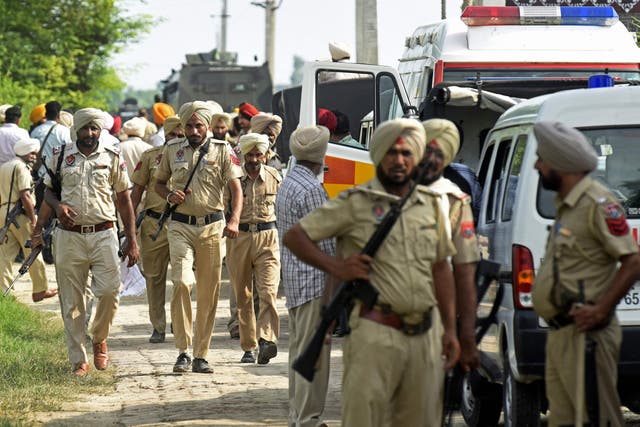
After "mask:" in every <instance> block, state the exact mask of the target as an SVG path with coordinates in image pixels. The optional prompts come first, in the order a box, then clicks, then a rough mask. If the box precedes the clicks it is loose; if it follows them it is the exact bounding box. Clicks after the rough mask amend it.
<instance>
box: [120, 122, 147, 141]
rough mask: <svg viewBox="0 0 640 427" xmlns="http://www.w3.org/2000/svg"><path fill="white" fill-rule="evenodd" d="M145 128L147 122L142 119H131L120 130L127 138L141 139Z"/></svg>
mask: <svg viewBox="0 0 640 427" xmlns="http://www.w3.org/2000/svg"><path fill="white" fill-rule="evenodd" d="M146 128H147V121H146V120H145V119H143V118H142V117H133V118H131V119H129V120H127V121H126V122H124V125H122V130H123V131H124V133H125V134H127V135H129V136H137V137H139V138H142V137H143V136H144V132H145V130H146Z"/></svg>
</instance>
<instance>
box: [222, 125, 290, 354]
mask: <svg viewBox="0 0 640 427" xmlns="http://www.w3.org/2000/svg"><path fill="white" fill-rule="evenodd" d="M256 117H257V116H256ZM254 118H255V117H254ZM239 146H240V152H241V153H242V156H243V157H244V176H243V177H242V178H240V185H241V187H242V194H243V200H242V213H241V214H240V225H239V227H238V229H239V230H240V233H239V234H238V237H237V238H236V239H234V240H229V241H228V242H227V267H228V268H229V274H230V276H231V283H232V284H233V287H234V290H235V294H236V301H237V306H238V321H239V324H240V347H241V348H242V350H243V351H244V354H243V356H242V358H241V360H240V361H241V362H242V363H254V362H255V361H256V360H255V357H254V355H253V352H254V351H255V350H256V348H258V349H259V352H258V363H259V364H262V365H264V364H266V363H269V359H271V358H273V357H275V356H276V354H277V353H278V348H277V346H276V342H277V340H278V335H279V333H280V320H279V319H278V311H277V309H276V294H277V292H278V283H279V282H280V245H279V243H278V230H277V229H276V213H275V204H276V194H277V193H278V189H279V188H280V182H282V178H281V177H280V174H279V173H278V171H277V170H276V169H274V168H272V167H270V166H267V165H264V164H263V163H264V158H265V154H266V152H267V150H268V149H269V138H268V137H267V136H266V135H261V134H257V133H248V134H246V135H242V136H241V137H240V141H239ZM254 282H255V283H254ZM254 284H255V289H256V291H257V292H258V296H259V306H260V312H259V314H258V319H257V324H256V317H255V314H254V311H253V288H254ZM256 327H257V329H256ZM258 346H259V347H258Z"/></svg>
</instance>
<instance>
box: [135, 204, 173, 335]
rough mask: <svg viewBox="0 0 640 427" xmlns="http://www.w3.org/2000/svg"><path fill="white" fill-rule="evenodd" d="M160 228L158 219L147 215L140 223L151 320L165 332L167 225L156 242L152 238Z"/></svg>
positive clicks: (167, 255)
mask: <svg viewBox="0 0 640 427" xmlns="http://www.w3.org/2000/svg"><path fill="white" fill-rule="evenodd" d="M157 230H158V220H157V219H155V218H152V217H150V216H145V217H144V219H143V220H142V224H140V255H141V258H142V263H143V264H144V270H143V272H142V273H143V275H144V278H145V281H146V283H147V302H148V303H149V320H150V321H151V325H152V326H153V329H155V330H156V331H158V332H165V329H166V327H167V315H166V313H165V310H164V303H165V297H166V290H167V267H168V266H169V240H167V225H166V223H165V225H164V227H163V230H162V231H161V232H160V234H159V235H158V238H157V239H156V241H155V242H154V241H153V240H152V239H151V236H153V235H154V234H155V233H156V231H157Z"/></svg>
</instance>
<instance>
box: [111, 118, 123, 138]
mask: <svg viewBox="0 0 640 427" xmlns="http://www.w3.org/2000/svg"><path fill="white" fill-rule="evenodd" d="M121 128H122V117H120V116H114V117H113V126H111V131H110V133H111V135H117V134H119V133H120V129H121Z"/></svg>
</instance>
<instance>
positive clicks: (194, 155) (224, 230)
mask: <svg viewBox="0 0 640 427" xmlns="http://www.w3.org/2000/svg"><path fill="white" fill-rule="evenodd" d="M213 113H214V111H213V110H212V106H211V105H210V104H208V103H206V102H203V101H194V102H188V103H186V104H184V105H182V107H180V110H179V111H178V116H179V117H180V121H181V122H182V125H183V127H184V130H185V135H186V138H184V139H176V140H174V141H171V142H170V143H168V144H167V145H166V147H165V150H164V153H163V155H162V159H161V160H160V165H159V166H158V170H157V171H156V180H157V181H156V185H155V190H156V192H157V193H158V194H159V195H160V197H162V198H163V199H165V200H166V201H167V202H168V203H171V204H173V205H178V206H177V208H176V210H175V211H174V212H173V214H172V215H171V222H170V223H169V228H168V231H167V237H168V239H169V253H170V258H171V279H172V281H173V297H172V299H171V324H172V326H173V335H174V337H175V345H176V348H178V351H179V355H178V359H177V361H176V363H175V365H174V367H173V371H174V372H186V371H187V370H188V369H189V366H190V365H191V357H190V356H189V355H188V354H187V351H188V348H189V346H190V345H191V343H192V336H193V355H194V360H193V366H192V371H193V372H199V373H213V369H212V368H211V367H210V366H209V363H208V362H207V360H206V359H205V357H206V356H207V353H208V351H209V344H210V342H211V334H212V332H213V324H214V320H215V315H216V307H217V305H218V293H219V289H220V272H221V265H222V257H221V254H220V238H221V234H224V236H226V237H228V238H230V239H234V238H236V237H237V235H238V222H239V215H240V212H241V211H242V192H241V189H240V182H239V181H238V179H237V178H239V177H240V176H242V170H241V169H240V167H239V164H240V162H239V161H238V159H237V157H235V155H234V154H233V152H232V151H231V150H230V149H229V147H228V146H227V143H226V142H225V141H219V140H216V139H211V138H209V135H208V130H209V123H210V121H211V116H212V115H213ZM192 172H193V173H194V175H193V179H192V180H191V182H190V185H189V187H188V188H185V186H186V183H187V181H188V179H189V176H190V175H191V173H192ZM169 179H171V189H170V188H169V187H168V186H167V182H168V181H169ZM227 183H229V186H230V189H231V193H232V194H231V197H232V200H233V212H234V213H233V215H232V216H231V218H229V222H228V223H227V225H226V226H225V224H224V215H223V213H222V209H223V202H222V194H223V189H224V187H225V185H227ZM194 263H195V275H194V271H193V266H194ZM194 284H195V286H196V295H197V308H196V319H195V333H192V321H191V288H192V287H193V285H194Z"/></svg>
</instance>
